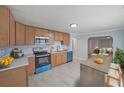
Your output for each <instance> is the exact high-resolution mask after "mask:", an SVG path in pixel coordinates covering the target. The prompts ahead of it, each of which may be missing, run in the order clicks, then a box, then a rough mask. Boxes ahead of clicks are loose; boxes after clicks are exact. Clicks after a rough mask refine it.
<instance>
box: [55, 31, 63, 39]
mask: <svg viewBox="0 0 124 93" xmlns="http://www.w3.org/2000/svg"><path fill="white" fill-rule="evenodd" d="M54 40H55V41H63V34H62V32H54Z"/></svg>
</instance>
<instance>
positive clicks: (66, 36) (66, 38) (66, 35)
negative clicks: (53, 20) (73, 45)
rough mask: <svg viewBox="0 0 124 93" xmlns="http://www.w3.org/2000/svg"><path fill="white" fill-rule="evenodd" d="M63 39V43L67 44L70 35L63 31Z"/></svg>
mask: <svg viewBox="0 0 124 93" xmlns="http://www.w3.org/2000/svg"><path fill="white" fill-rule="evenodd" d="M63 41H64V44H66V45H68V44H69V43H70V35H69V34H67V33H63Z"/></svg>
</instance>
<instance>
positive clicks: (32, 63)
mask: <svg viewBox="0 0 124 93" xmlns="http://www.w3.org/2000/svg"><path fill="white" fill-rule="evenodd" d="M28 63H29V65H28V67H27V71H28V74H33V73H34V71H35V56H31V57H28Z"/></svg>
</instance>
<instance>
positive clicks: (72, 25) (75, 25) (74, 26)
mask: <svg viewBox="0 0 124 93" xmlns="http://www.w3.org/2000/svg"><path fill="white" fill-rule="evenodd" d="M77 26H78V24H76V23H73V24H70V27H71V28H76V27H77Z"/></svg>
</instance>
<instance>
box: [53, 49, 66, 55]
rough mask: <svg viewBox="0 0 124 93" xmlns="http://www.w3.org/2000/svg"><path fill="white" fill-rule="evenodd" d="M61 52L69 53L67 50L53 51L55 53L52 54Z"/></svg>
mask: <svg viewBox="0 0 124 93" xmlns="http://www.w3.org/2000/svg"><path fill="white" fill-rule="evenodd" d="M61 52H68V51H67V50H62V51H53V52H51V54H55V53H61Z"/></svg>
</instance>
